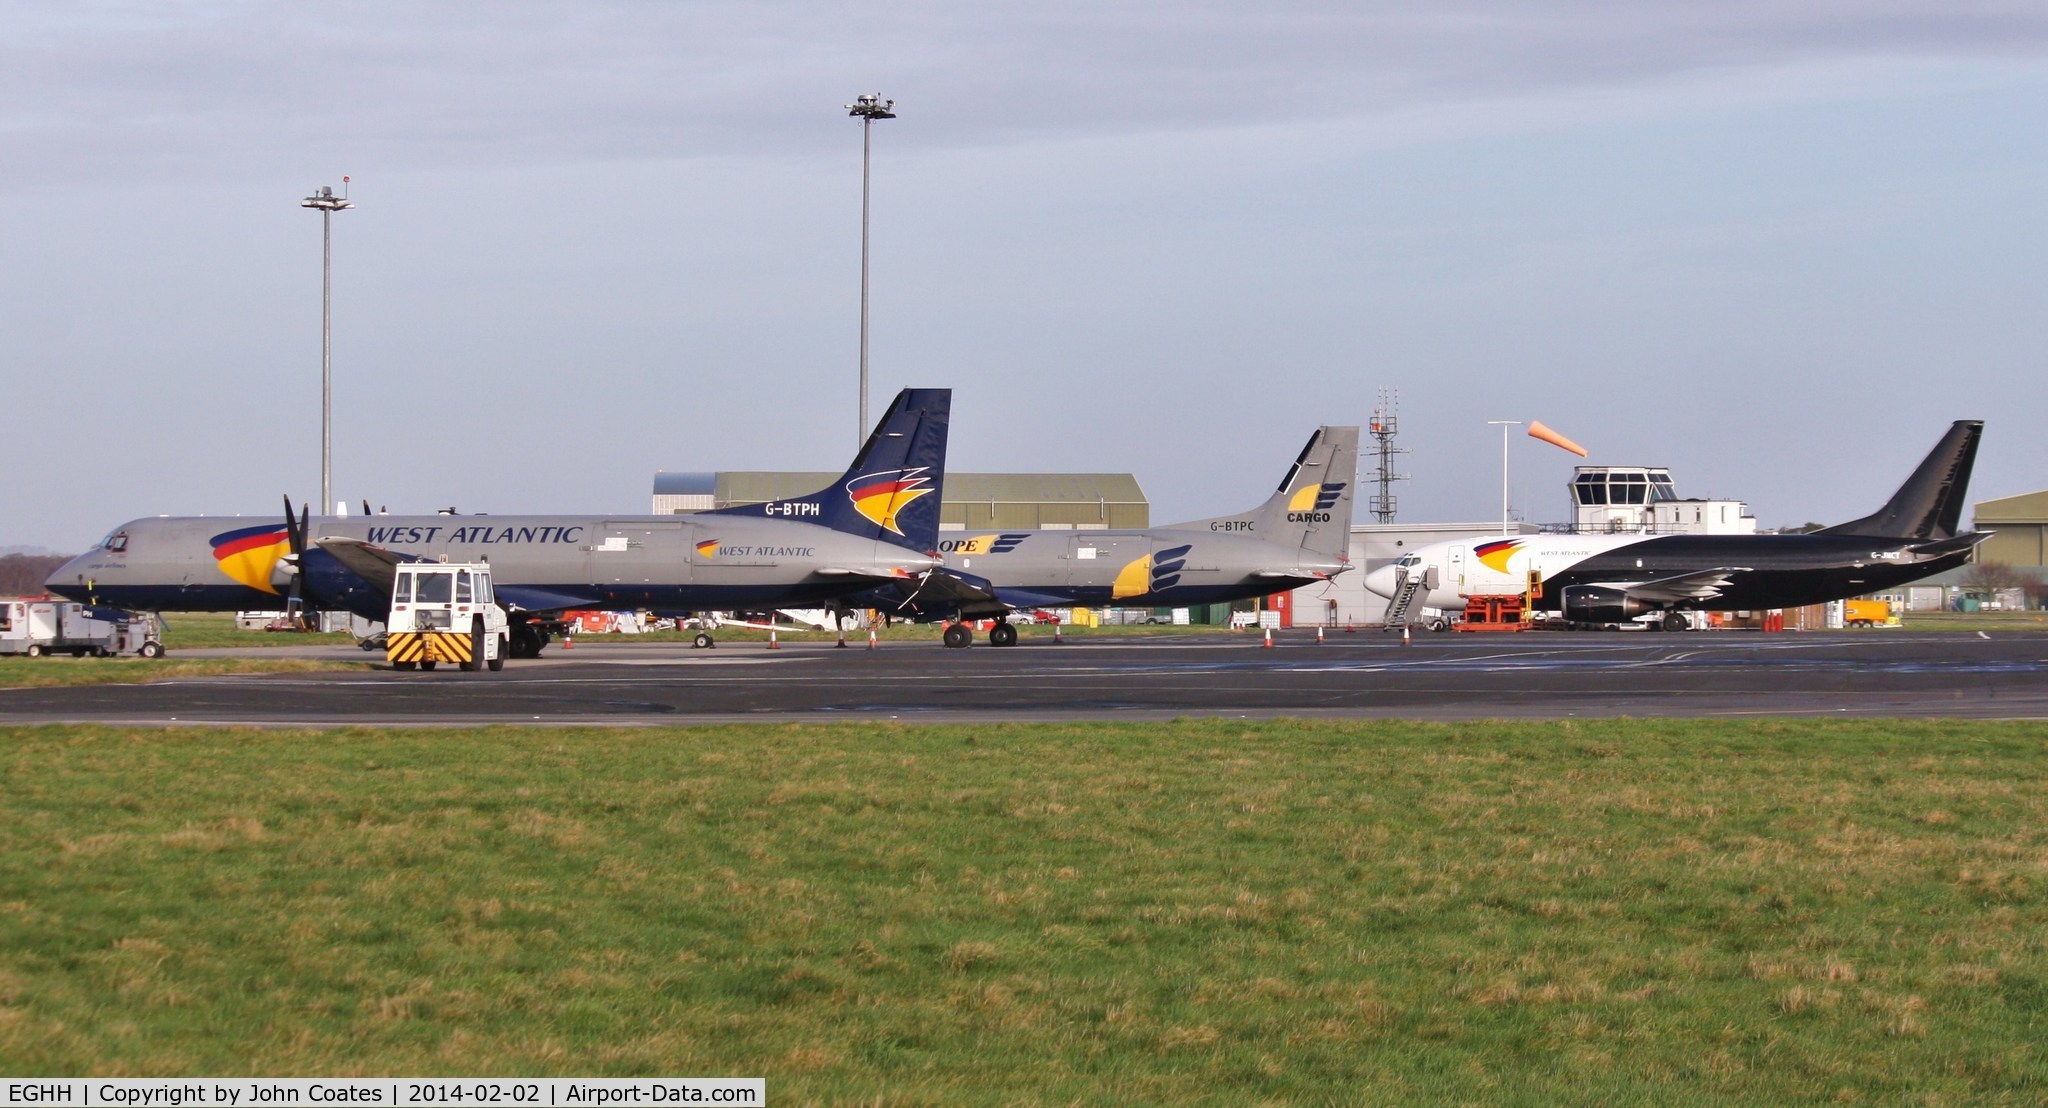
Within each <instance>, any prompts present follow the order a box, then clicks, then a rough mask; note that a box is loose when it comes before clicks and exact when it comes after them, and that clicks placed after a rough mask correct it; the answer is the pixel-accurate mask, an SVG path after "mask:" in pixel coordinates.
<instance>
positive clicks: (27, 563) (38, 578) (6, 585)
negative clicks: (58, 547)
mask: <svg viewBox="0 0 2048 1108" xmlns="http://www.w3.org/2000/svg"><path fill="white" fill-rule="evenodd" d="M70 560H71V555H69V554H6V555H0V596H41V595H42V594H43V591H44V590H43V582H44V581H46V580H48V579H49V577H50V575H51V574H52V573H55V572H57V567H58V566H61V565H63V564H64V563H65V562H68V561H70Z"/></svg>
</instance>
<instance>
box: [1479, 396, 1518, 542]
mask: <svg viewBox="0 0 2048 1108" xmlns="http://www.w3.org/2000/svg"><path fill="white" fill-rule="evenodd" d="M1496 423H1497V424H1499V425H1500V533H1501V534H1502V535H1503V536H1505V535H1506V534H1507V533H1508V428H1510V427H1520V426H1521V425H1522V421H1521V420H1519V419H1489V420H1487V421H1486V424H1487V426H1489V427H1491V426H1493V425H1494V424H1496Z"/></svg>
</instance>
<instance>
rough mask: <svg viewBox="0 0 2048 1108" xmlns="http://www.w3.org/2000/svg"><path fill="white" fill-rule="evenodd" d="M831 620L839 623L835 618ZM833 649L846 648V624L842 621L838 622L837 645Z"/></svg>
mask: <svg viewBox="0 0 2048 1108" xmlns="http://www.w3.org/2000/svg"><path fill="white" fill-rule="evenodd" d="M832 622H834V623H839V621H838V620H836V619H835V620H833V621H832ZM834 649H836V650H845V649H846V625H845V624H844V623H839V645H838V646H837V647H835V648H834Z"/></svg>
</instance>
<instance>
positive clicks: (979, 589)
mask: <svg viewBox="0 0 2048 1108" xmlns="http://www.w3.org/2000/svg"><path fill="white" fill-rule="evenodd" d="M884 593H885V596H886V598H887V599H886V601H885V602H884V603H882V604H878V605H876V607H879V608H882V609H884V610H886V611H889V612H890V613H891V614H893V615H897V616H902V617H905V618H909V619H914V620H917V621H919V622H923V621H926V620H933V619H946V618H949V617H951V616H954V615H960V616H964V617H966V618H969V619H972V618H974V617H976V616H993V615H1000V614H1002V613H1004V612H1007V611H1009V610H1010V608H1011V607H1012V606H1013V605H1012V604H1009V603H1005V602H1004V600H1003V598H1002V597H1000V596H998V595H996V590H995V586H994V585H993V584H992V583H990V582H989V580H988V579H987V578H983V577H976V576H974V575H973V574H968V573H961V572H959V571H957V570H947V569H935V570H932V571H931V572H929V573H926V574H922V575H920V576H917V577H911V578H906V579H902V580H898V581H896V582H895V583H894V584H893V585H891V586H887V587H885V589H884Z"/></svg>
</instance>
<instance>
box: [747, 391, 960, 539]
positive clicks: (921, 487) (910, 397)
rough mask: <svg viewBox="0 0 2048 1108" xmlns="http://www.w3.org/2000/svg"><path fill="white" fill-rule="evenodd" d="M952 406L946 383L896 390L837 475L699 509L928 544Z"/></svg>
mask: <svg viewBox="0 0 2048 1108" xmlns="http://www.w3.org/2000/svg"><path fill="white" fill-rule="evenodd" d="M952 406H953V390H951V389H904V390H903V391H902V392H899V393H897V394H896V399H895V400H894V401H892V402H891V403H890V405H889V407H888V409H887V410H886V411H884V412H883V413H882V418H881V420H880V421H879V422H877V423H876V424H875V429H874V431H873V432H871V433H870V434H869V435H868V441H867V443H866V444H865V445H863V446H862V447H861V448H860V453H859V454H857V455H855V456H854V459H853V464H852V465H851V466H848V467H847V469H846V472H845V473H844V474H842V475H841V476H840V478H839V480H837V481H834V482H833V483H832V484H830V485H827V486H826V487H824V488H822V489H820V490H818V491H817V492H814V493H811V494H810V495H808V496H796V497H787V498H783V499H779V500H770V501H768V502H767V503H765V504H739V505H735V506H733V507H730V508H717V509H714V510H712V511H711V512H708V513H706V514H707V515H744V516H767V517H769V518H770V519H786V520H791V521H793V522H797V523H815V524H818V525H820V526H823V527H830V528H832V529H833V530H835V531H844V532H846V533H847V534H850V535H859V536H861V537H863V538H871V539H875V540H877V541H879V542H887V543H893V544H895V545H897V546H907V547H911V548H913V549H915V550H920V551H929V550H935V549H937V548H938V543H939V498H940V496H941V495H942V491H943V486H944V484H945V480H946V426H947V423H948V421H949V420H950V418H951V415H952Z"/></svg>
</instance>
